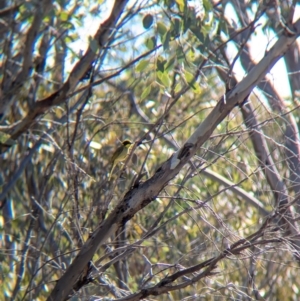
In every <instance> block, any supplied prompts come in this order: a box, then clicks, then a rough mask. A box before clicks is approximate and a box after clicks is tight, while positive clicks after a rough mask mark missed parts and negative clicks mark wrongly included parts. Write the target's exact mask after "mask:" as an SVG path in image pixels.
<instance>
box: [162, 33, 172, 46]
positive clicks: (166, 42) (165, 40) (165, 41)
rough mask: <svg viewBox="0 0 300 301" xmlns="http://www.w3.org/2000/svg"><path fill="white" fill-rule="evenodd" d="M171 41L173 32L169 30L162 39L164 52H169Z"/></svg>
mask: <svg viewBox="0 0 300 301" xmlns="http://www.w3.org/2000/svg"><path fill="white" fill-rule="evenodd" d="M170 39H171V31H170V30H168V31H167V32H166V34H165V35H164V36H163V38H162V42H163V48H164V50H169V45H170Z"/></svg>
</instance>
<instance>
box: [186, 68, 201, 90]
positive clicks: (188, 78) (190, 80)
mask: <svg viewBox="0 0 300 301" xmlns="http://www.w3.org/2000/svg"><path fill="white" fill-rule="evenodd" d="M184 77H185V79H186V81H187V83H188V84H189V86H190V87H191V88H192V89H193V90H194V92H196V93H201V88H200V86H199V84H198V83H197V82H196V81H195V77H194V75H193V74H192V73H190V72H188V71H186V70H185V71H184Z"/></svg>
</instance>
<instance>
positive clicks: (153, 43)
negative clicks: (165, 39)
mask: <svg viewBox="0 0 300 301" xmlns="http://www.w3.org/2000/svg"><path fill="white" fill-rule="evenodd" d="M145 44H146V47H147V48H148V49H153V48H154V47H155V46H156V38H155V37H151V38H148V39H147V40H146V42H145Z"/></svg>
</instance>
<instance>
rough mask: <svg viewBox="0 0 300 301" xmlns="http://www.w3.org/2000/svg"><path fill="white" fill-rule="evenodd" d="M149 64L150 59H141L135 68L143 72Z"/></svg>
mask: <svg viewBox="0 0 300 301" xmlns="http://www.w3.org/2000/svg"><path fill="white" fill-rule="evenodd" d="M148 66H149V61H148V60H141V61H140V62H139V63H138V64H137V66H136V68H135V70H136V71H137V72H142V71H144V70H145V69H146V67H148Z"/></svg>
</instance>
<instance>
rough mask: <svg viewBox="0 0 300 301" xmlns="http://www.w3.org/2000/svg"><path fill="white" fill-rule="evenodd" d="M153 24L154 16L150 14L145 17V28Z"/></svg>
mask: <svg viewBox="0 0 300 301" xmlns="http://www.w3.org/2000/svg"><path fill="white" fill-rule="evenodd" d="M152 24H153V16H152V15H150V14H148V15H146V16H145V17H144V19H143V26H144V28H145V29H148V28H150V27H151V25H152Z"/></svg>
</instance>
